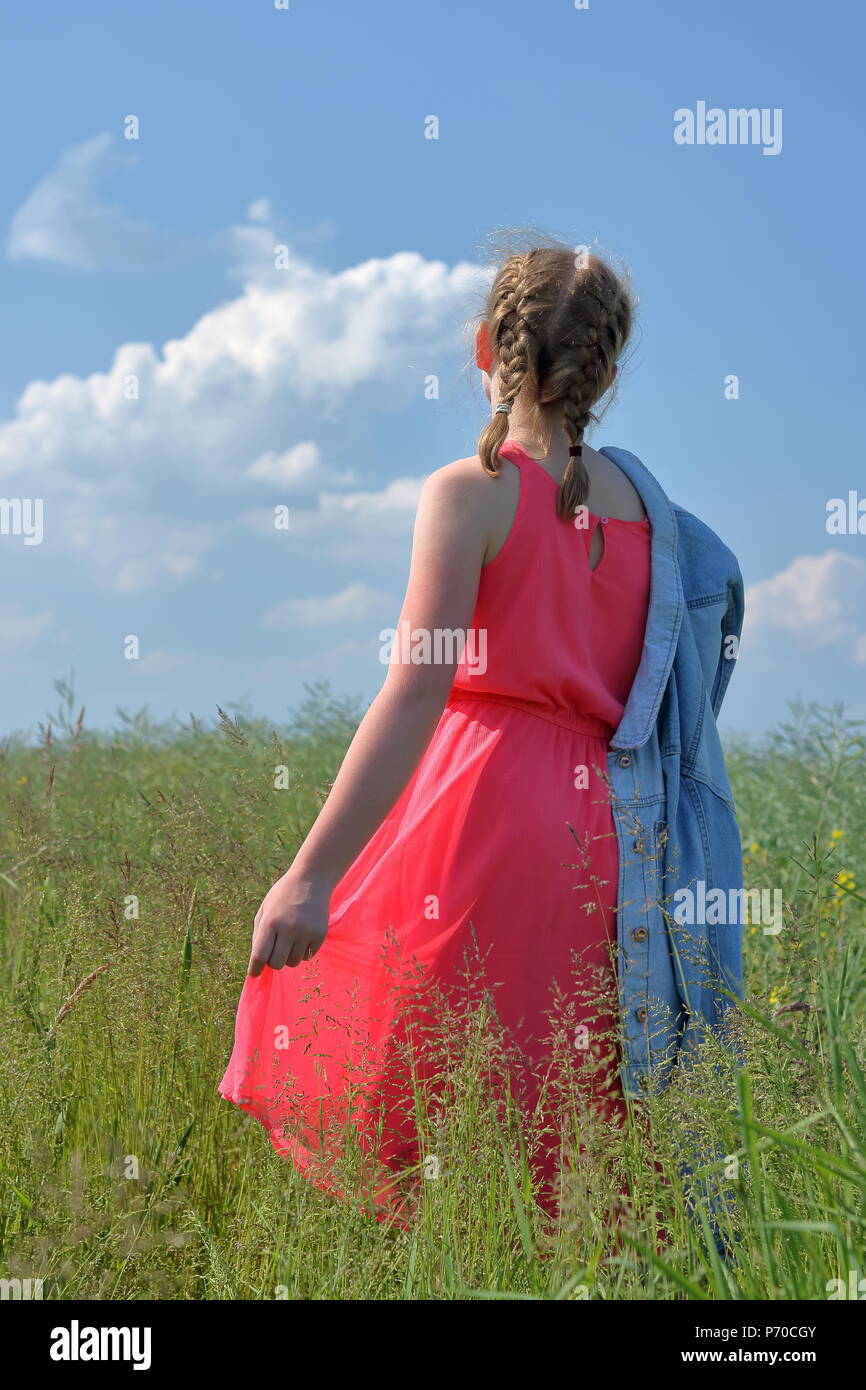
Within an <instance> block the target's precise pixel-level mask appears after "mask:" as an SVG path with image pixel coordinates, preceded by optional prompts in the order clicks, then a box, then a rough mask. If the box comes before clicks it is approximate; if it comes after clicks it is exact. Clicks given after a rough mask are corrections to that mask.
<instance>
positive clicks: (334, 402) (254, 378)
mask: <svg viewBox="0 0 866 1390" xmlns="http://www.w3.org/2000/svg"><path fill="white" fill-rule="evenodd" d="M260 211H261V212H262V213H264V211H266V209H265V208H264V207H262V208H261V209H260ZM259 230H265V231H266V230H267V229H265V228H261V227H260V228H259ZM480 278H483V273H482V272H481V271H479V269H478V268H477V267H474V266H471V265H468V264H458V265H456V266H453V267H449V266H447V265H445V264H444V263H442V262H438V261H427V260H425V259H424V257H423V256H420V255H418V254H417V253H415V252H408V251H407V252H400V253H398V254H396V255H394V256H391V257H389V258H386V259H375V260H369V261H365V262H363V263H362V264H360V265H357V266H352V267H350V268H348V269H345V270H340V271H336V272H330V271H326V270H321V269H318V268H315V267H314V266H312V265H309V264H307V263H305V262H303V261H301V260H300V259H298V258H297V257H292V258H291V263H290V266H289V268H288V269H287V270H286V271H284V272H276V271H271V272H270V275H269V277H268V279H267V281H266V282H265V283H255V284H253V283H251V284H248V285H246V286H245V288H244V290H243V292H242V293H240V294H239V295H237V296H236V297H234V298H233V299H232V300H230V301H229V302H227V303H225V304H221V305H219V306H218V307H217V308H215V309H213V310H211V311H210V312H209V313H206V314H205V315H203V316H202V317H201V318H200V319H199V320H198V321H197V322H196V323H195V324H193V326H192V327H191V328H190V330H189V332H188V333H186V334H185V335H184V336H183V337H181V338H177V339H173V340H170V341H168V342H166V343H165V344H164V345H163V347H162V349H161V350H159V351H158V350H157V349H156V348H154V347H153V346H152V345H151V344H148V343H125V344H123V345H122V346H121V347H119V348H118V349H117V351H116V353H115V357H114V360H113V362H112V364H111V365H110V367H108V368H107V369H106V370H105V371H101V372H94V373H93V374H92V375H90V376H86V377H82V376H75V375H73V374H71V373H67V374H64V375H62V376H59V377H56V378H54V379H53V380H51V381H38V380H37V381H33V382H31V383H30V385H29V386H27V387H26V389H25V390H24V391H23V393H22V395H21V397H20V399H19V401H18V403H17V409H16V412H15V415H14V418H12V419H9V420H6V421H3V422H0V477H2V478H3V479H4V482H3V485H2V486H3V488H4V489H5V490H7V491H8V489H9V487H10V485H11V486H13V487H14V488H15V489H16V490H17V492H19V493H20V494H21V495H22V496H29V495H34V494H35V495H39V496H41V497H44V498H45V509H46V518H48V517H50V518H51V525H52V528H53V529H52V533H51V534H52V537H53V546H54V547H55V548H56V547H62V546H63V545H64V544H68V545H69V546H70V547H71V548H72V549H73V550H74V551H75V553H76V556H78V557H80V558H81V559H82V560H83V561H84V562H85V563H86V564H87V565H88V566H89V567H90V568H91V569H93V570H94V572H95V573H96V575H97V578H98V579H99V582H101V583H107V584H110V585H113V586H114V587H117V588H120V589H122V590H125V591H131V590H138V589H142V588H147V587H150V586H153V585H155V584H161V583H167V582H176V581H177V580H179V579H183V578H184V577H185V576H186V575H189V574H191V573H193V572H195V571H196V570H197V569H198V568H199V567H200V565H201V562H202V558H203V556H204V554H205V553H206V552H207V551H208V550H210V549H211V548H212V547H213V546H214V545H215V544H216V542H217V541H218V540H219V539H220V536H221V535H222V534H224V533H226V532H228V531H230V530H231V516H232V515H236V509H235V506H234V504H233V503H232V502H231V493H232V492H233V491H234V492H236V491H237V489H238V488H240V487H245V488H249V486H250V485H251V483H256V482H259V483H265V482H267V483H270V484H272V485H279V486H280V487H281V488H286V489H289V488H291V487H294V486H295V485H297V487H298V489H299V490H301V491H303V490H306V491H309V489H310V487H311V486H312V487H314V488H316V489H317V490H318V489H322V488H328V489H329V490H328V491H326V492H323V494H322V496H321V497H320V500H319V505H318V508H308V509H306V510H302V511H300V512H299V513H297V514H296V513H295V512H294V509H293V515H292V520H293V523H296V525H297V528H298V529H297V534H299V535H315V536H316V538H317V539H318V538H323V539H324V538H326V537H327V535H328V532H329V529H330V530H333V531H334V532H335V533H339V534H338V535H337V536H336V537H335V538H336V539H338V540H339V541H340V543H341V544H342V545H343V547H344V553H350V552H352V549H353V547H354V553H359V551H360V550H363V549H364V548H365V547H366V545H367V544H368V543H369V540H370V537H371V536H372V535H373V534H374V533H376V534H377V537H378V541H379V543H381V541H382V539H383V538H384V539H389V538H391V537H404V536H405V535H406V534H407V533H408V530H409V528H410V527H411V517H412V514H414V508H415V503H416V501H417V495H418V491H419V490H420V479H419V480H413V479H399V480H396V481H395V482H393V483H391V484H390V485H389V486H387V487H385V488H384V490H382V491H379V492H376V491H370V492H361V491H354V492H352V493H347V492H339V491H336V490H335V489H336V488H339V487H341V486H346V485H348V484H350V483H351V482H353V481H354V479H353V477H352V475H351V473H350V472H349V471H348V470H347V469H345V468H343V467H342V460H341V459H340V458H337V457H335V458H333V459H331V458H329V459H328V462H327V465H325V464H323V463H322V459H321V456H320V455H319V452H318V446H317V445H316V444H314V443H313V442H312V441H311V440H310V438H309V435H310V432H311V421H313V422H315V420H316V419H318V420H320V421H321V422H322V424H323V426H324V425H327V426H328V427H329V428H330V429H331V431H332V432H333V428H334V424H335V422H336V423H337V424H339V423H340V422H341V420H342V419H343V417H344V416H345V420H346V422H347V428H346V430H345V441H346V442H345V449H346V453H347V455H348V456H352V457H353V456H354V452H355V451H354V440H353V435H352V431H351V429H350V428H349V427H348V424H349V422H350V421H351V417H352V412H353V411H354V410H356V409H358V408H363V409H364V411H365V412H369V411H371V410H376V409H377V408H381V409H387V410H393V409H394V407H395V406H398V405H400V404H402V403H405V402H406V401H408V400H410V399H412V398H413V397H414V398H415V399H416V400H418V401H419V402H420V401H421V400H422V399H423V394H422V382H423V379H424V376H425V375H426V374H427V373H428V372H430V371H433V370H436V369H437V368H438V369H440V370H441V361H440V357H441V355H442V354H446V353H447V354H451V353H452V352H453V350H454V348H455V346H456V345H457V344H458V342H459V327H460V325H461V323H462V322H463V320H464V318H465V314H466V312H467V308H468V299H469V296H470V293H471V292H472V291H474V290H475V289H477V287H478V284H479V280H480ZM409 364H412V365H411V366H410V365H409ZM133 388H134V389H133ZM355 393H360V401H359V400H358V398H357V397H356V394H355ZM287 440H296V441H297V440H300V441H302V442H301V443H300V444H294V445H292V446H290V447H289V448H288V449H287V448H286V447H285V442H286V441H287ZM245 471H246V476H245ZM6 480H14V481H12V482H11V483H10V481H6ZM220 499H222V500H220ZM284 500H291V499H289V498H283V497H281V498H280V501H284ZM46 525H48V521H46Z"/></svg>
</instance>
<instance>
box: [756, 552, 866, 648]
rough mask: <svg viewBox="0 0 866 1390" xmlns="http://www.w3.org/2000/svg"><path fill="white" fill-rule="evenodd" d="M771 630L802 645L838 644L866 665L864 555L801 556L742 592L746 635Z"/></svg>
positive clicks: (813, 646)
mask: <svg viewBox="0 0 866 1390" xmlns="http://www.w3.org/2000/svg"><path fill="white" fill-rule="evenodd" d="M773 629H775V630H777V631H780V632H784V633H787V634H790V635H792V636H794V637H795V638H797V639H798V640H799V642H800V643H801V644H802V646H803V647H804V648H815V647H830V646H836V647H838V646H841V647H844V648H846V649H847V650H848V652H849V654H850V656H851V657H852V659H853V660H854V661H855V662H857V663H858V664H866V560H863V559H861V558H860V557H859V556H857V555H851V554H848V553H847V552H844V551H834V550H828V551H825V553H824V554H823V555H800V556H798V557H797V558H796V559H795V560H792V561H791V563H790V565H788V566H787V568H786V569H784V570H781V571H780V572H779V573H778V574H774V575H772V576H771V577H770V578H769V579H761V580H759V581H758V582H757V583H755V584H751V585H750V586H749V588H748V589H747V591H746V621H745V624H744V636H745V637H747V638H748V639H749V640H750V641H752V640H753V639H754V638H755V637H756V636H758V635H759V634H765V633H768V632H770V631H772V630H773Z"/></svg>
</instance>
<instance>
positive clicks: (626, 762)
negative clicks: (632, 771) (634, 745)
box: [617, 753, 631, 767]
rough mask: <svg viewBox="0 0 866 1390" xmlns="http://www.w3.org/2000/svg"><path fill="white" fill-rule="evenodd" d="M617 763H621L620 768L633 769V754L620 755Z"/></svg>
mask: <svg viewBox="0 0 866 1390" xmlns="http://www.w3.org/2000/svg"><path fill="white" fill-rule="evenodd" d="M617 762H618V763H619V765H620V767H631V754H630V753H620V755H619V757H618V758H617Z"/></svg>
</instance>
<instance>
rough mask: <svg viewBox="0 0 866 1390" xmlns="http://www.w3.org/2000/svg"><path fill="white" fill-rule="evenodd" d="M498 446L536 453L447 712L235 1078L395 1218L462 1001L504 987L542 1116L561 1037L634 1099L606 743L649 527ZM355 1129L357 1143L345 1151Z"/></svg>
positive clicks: (641, 588) (627, 665) (629, 651)
mask: <svg viewBox="0 0 866 1390" xmlns="http://www.w3.org/2000/svg"><path fill="white" fill-rule="evenodd" d="M501 453H502V454H503V455H505V457H507V458H509V459H510V460H511V461H512V462H513V463H514V464H515V465H516V466H517V467H518V468H519V470H520V495H519V501H518V506H517V512H516V515H515V518H514V522H513V524H512V527H511V530H510V532H509V534H508V537H507V539H506V541H505V544H504V545H503V547H502V548H501V550H500V551H499V553H498V554H497V555H496V556H495V557H494V559H493V560H492V561H491V562H490V563H489V564H488V565H486V566H485V567H484V568H483V569H482V572H481V579H480V584H479V590H478V599H477V604H476V609H475V614H474V617H473V629H472V634H471V636H470V641H469V643H468V644H467V650H466V653H465V655H464V659H463V661H462V662H461V664H460V666H459V668H458V670H457V673H456V677H455V680H454V684H453V687H452V690H451V693H450V695H449V698H448V702H447V704H446V707H445V710H444V712H443V714H442V717H441V719H440V721H439V724H438V726H437V728H436V731H435V733H434V735H433V737H432V739H431V741H430V744H429V745H428V748H427V750H426V752H425V754H424V756H423V757H422V759H421V762H420V764H419V766H418V768H417V770H416V771H415V774H414V776H413V777H412V779H411V782H410V783H409V785H408V786H407V788H406V790H405V791H404V792H403V794H402V796H401V797H400V799H399V801H398V803H397V804H396V806H395V807H394V809H393V811H392V812H391V814H390V815H389V816H388V817H387V819H386V820H385V821H384V823H383V824H382V826H381V827H380V828H379V830H378V831H377V832H376V834H375V835H374V836H373V837H372V839H371V840H370V841H369V842H368V844H367V845H366V846H365V848H364V849H363V850H362V851H361V853H360V854H359V855H358V858H357V859H356V860H355V862H354V863H353V864H352V866H351V867H350V868H349V870H348V871H347V872H346V874H345V875H344V876H343V878H342V879H341V881H340V882H339V884H338V885H337V887H336V890H335V892H334V895H333V898H332V900H331V913H330V917H329V929H328V935H327V938H326V940H325V943H324V945H323V946H322V948H321V950H320V951H319V952H318V954H317V955H316V956H315V958H314V959H313V960H312V961H310V962H309V963H307V964H304V965H301V966H299V967H297V968H296V969H293V970H290V969H283V970H278V971H274V970H271V969H269V968H267V967H266V968H265V970H264V971H263V973H262V974H261V975H260V976H259V977H258V978H255V979H252V978H247V980H246V981H245V984H244V987H243V993H242V996H241V1000H240V1005H239V1008H238V1013H237V1022H236V1030H235V1044H234V1050H233V1052H232V1056H231V1060H230V1062H229V1065H228V1068H227V1070H226V1073H225V1076H224V1077H223V1080H222V1083H221V1085H220V1093H221V1094H222V1095H223V1096H224V1097H225V1098H226V1099H227V1100H231V1101H233V1102H234V1103H235V1104H237V1105H239V1106H241V1107H242V1108H243V1109H244V1110H247V1111H249V1112H251V1113H252V1114H254V1115H255V1116H257V1118H258V1119H259V1120H260V1121H261V1122H262V1124H263V1125H264V1126H265V1128H266V1129H267V1131H268V1134H269V1136H270V1139H271V1141H272V1143H273V1145H274V1147H275V1148H276V1149H277V1150H278V1151H279V1152H281V1153H283V1154H284V1155H285V1156H286V1157H288V1158H290V1159H292V1161H294V1162H295V1163H296V1164H297V1165H298V1167H299V1168H300V1169H301V1170H302V1171H303V1172H304V1173H305V1174H306V1176H307V1177H308V1178H309V1179H310V1180H311V1181H313V1182H315V1183H316V1184H317V1185H318V1186H320V1187H323V1188H325V1189H326V1190H330V1191H334V1192H338V1193H340V1194H341V1195H347V1196H357V1195H359V1194H360V1195H361V1196H363V1198H364V1200H365V1201H366V1202H367V1203H368V1205H369V1206H370V1207H371V1209H372V1210H373V1211H375V1212H376V1213H377V1214H379V1215H382V1214H383V1213H384V1212H387V1211H388V1210H389V1209H391V1210H392V1212H393V1209H394V1207H395V1204H396V1199H395V1198H394V1196H393V1194H394V1190H395V1189H394V1185H393V1176H394V1175H395V1174H396V1173H398V1172H400V1171H401V1170H403V1171H405V1169H406V1168H407V1167H411V1166H412V1165H417V1164H419V1163H423V1161H424V1149H423V1146H422V1147H421V1148H419V1139H418V1119H417V1114H416V1101H415V1096H414V1094H413V1085H412V1080H411V1078H410V1068H411V1070H412V1071H413V1072H414V1076H415V1080H416V1089H417V1082H418V1080H419V1078H420V1081H421V1083H422V1087H425V1088H426V1090H424V1095H425V1096H426V1097H427V1099H426V1100H425V1106H426V1107H427V1108H426V1109H425V1114H427V1113H430V1107H431V1106H432V1107H433V1109H434V1111H435V1103H436V1100H435V1098H436V1097H440V1098H441V1099H442V1102H443V1103H446V1102H447V1095H448V1091H447V1085H448V1060H447V1056H448V1046H447V1045H446V1044H444V1043H443V1037H444V1033H443V1031H442V1029H441V1026H440V1024H439V1022H438V1021H436V1022H434V1018H435V1019H436V1020H438V1019H439V1018H440V1017H441V1014H442V1009H443V1007H445V1006H446V1003H447V1007H448V1008H449V1010H450V1016H451V1028H450V1032H449V1036H451V1037H452V1038H453V1034H454V1026H455V1020H456V1028H457V1033H458V1034H459V1032H460V1028H461V1027H462V1026H463V1023H464V1022H465V1021H466V1020H467V1019H470V1018H475V1019H476V1020H477V1017H478V1014H477V1010H478V1009H479V1008H480V1007H482V1004H483V1002H484V1001H486V1003H487V1006H488V1007H489V1006H490V1004H491V1003H492V1006H493V1008H494V1010H495V1015H496V1018H497V1019H498V1027H499V1030H500V1031H499V1033H498V1036H499V1038H500V1041H501V1044H502V1047H503V1049H504V1052H502V1053H501V1054H498V1055H502V1056H505V1057H507V1059H508V1062H507V1067H508V1077H509V1085H510V1087H511V1092H512V1094H515V1093H516V1094H517V1096H518V1098H519V1101H520V1103H521V1104H522V1105H524V1106H525V1107H527V1112H533V1113H535V1114H536V1116H537V1115H538V1113H539V1110H543V1109H544V1107H545V1106H548V1107H549V1106H550V1105H551V1101H550V1096H549V1094H548V1092H549V1090H550V1087H551V1085H552V1082H551V1078H552V1077H554V1076H555V1072H556V1067H555V1065H554V1058H555V1056H556V1055H557V1048H558V1047H561V1046H562V1045H563V1044H564V1045H565V1046H566V1047H568V1046H570V1045H572V1044H573V1045H574V1046H575V1047H576V1048H578V1049H583V1051H582V1053H581V1057H580V1061H581V1064H582V1065H584V1067H585V1070H586V1071H587V1077H588V1086H589V1095H590V1100H591V1101H592V1103H594V1104H596V1105H598V1106H600V1107H601V1110H602V1113H603V1114H605V1115H606V1116H608V1117H612V1118H617V1117H618V1116H619V1115H621V1113H622V1107H623V1102H622V1099H621V1094H620V1091H619V1084H618V1080H617V1072H616V1066H617V1058H616V1048H615V1045H614V1046H611V1044H610V1043H606V1044H604V1043H602V1042H601V1040H602V1039H603V1038H604V1036H605V1034H606V1033H608V1032H609V1030H611V1028H612V1023H613V1019H614V1017H615V1014H616V1010H615V1007H614V1006H613V1004H612V998H613V994H612V991H615V969H614V965H613V963H612V959H611V945H612V943H613V942H615V939H616V916H615V913H616V902H617V880H618V854H617V844H616V836H615V831H614V825H613V819H612V814H611V807H610V797H609V791H608V786H607V781H606V769H607V745H608V741H609V738H610V736H611V734H612V732H613V731H614V730H615V729H616V727H617V726H618V724H619V722H620V719H621V716H622V713H623V709H624V706H625V702H626V699H627V697H628V694H629V690H630V688H631V685H632V682H633V680H634V677H635V674H636V672H637V668H638V664H639V661H640V656H641V649H642V645H643V638H644V629H645V625H646V616H647V607H648V602H649V585H650V526H649V522H648V521H646V520H643V521H622V520H618V519H616V518H607V517H597V516H595V515H594V514H592V513H586V515H585V516H584V517H583V518H582V519H581V518H578V520H577V522H572V521H563V520H561V519H560V518H559V517H558V516H557V514H556V497H557V492H558V484H557V483H556V482H555V480H554V479H553V478H552V477H551V476H550V474H548V473H547V472H545V470H544V469H543V468H542V467H541V466H540V465H539V464H538V463H536V462H535V461H534V460H532V459H531V458H530V457H529V455H528V454H527V453H526V452H525V451H524V450H523V449H522V447H521V446H520V445H518V444H517V443H516V442H515V441H513V440H509V441H507V442H506V444H505V445H504V446H503V448H502V450H501ZM581 520H582V522H583V524H579V523H580V521H581ZM598 526H603V527H604V539H605V546H604V552H603V554H602V558H601V560H600V562H599V563H598V565H597V566H596V568H595V569H594V570H593V569H591V568H590V563H589V555H590V545H591V542H592V537H593V534H594V531H595V529H596V527H598ZM590 981H591V983H590ZM599 985H602V986H603V993H606V995H607V1004H606V1006H604V1007H602V1006H601V1005H600V1004H599V1002H598V996H599ZM431 1000H434V1001H435V1007H432V1006H431ZM467 1011H469V1012H467ZM492 1026H493V1025H492V1023H491V1027H492ZM556 1039H558V1042H557V1041H556ZM590 1057H591V1058H592V1059H593V1061H592V1065H591V1066H587V1065H586V1062H587V1059H589V1058H590ZM494 1072H496V1066H495V1065H494V1064H493V1063H491V1074H490V1078H489V1079H490V1085H491V1087H495V1086H496V1085H497V1084H498V1082H497V1077H498V1076H499V1073H498V1072H496V1075H494ZM502 1074H503V1075H504V1073H502ZM554 1090H555V1087H554ZM431 1097H432V1098H433V1099H432V1100H431ZM542 1128H543V1126H542ZM346 1130H348V1132H349V1133H350V1134H352V1135H353V1136H354V1137H355V1141H356V1154H355V1159H354V1160H353V1161H352V1162H349V1163H347V1161H346V1159H345V1157H342V1158H341V1157H339V1156H338V1155H340V1154H341V1153H344V1146H343V1145H342V1144H341V1137H342V1134H343V1133H344V1131H346ZM550 1134H551V1135H552V1136H553V1137H552V1138H549V1139H548V1140H547V1141H546V1143H545V1144H543V1145H542V1147H541V1149H540V1150H539V1152H538V1154H537V1155H536V1159H535V1161H536V1163H537V1166H538V1169H539V1172H540V1175H541V1180H542V1187H543V1189H544V1191H543V1195H542V1200H549V1199H550V1194H551V1192H552V1190H553V1188H552V1184H553V1182H554V1180H555V1170H556V1165H557V1163H558V1153H559V1150H558V1143H559V1139H558V1137H557V1133H556V1125H555V1124H552V1126H551V1129H550ZM397 1219H400V1218H399V1217H398V1218H397Z"/></svg>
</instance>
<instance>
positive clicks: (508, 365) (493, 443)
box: [478, 251, 533, 477]
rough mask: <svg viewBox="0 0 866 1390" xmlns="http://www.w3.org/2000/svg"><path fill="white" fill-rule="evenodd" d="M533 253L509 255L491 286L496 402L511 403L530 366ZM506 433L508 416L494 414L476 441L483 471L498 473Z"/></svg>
mask: <svg viewBox="0 0 866 1390" xmlns="http://www.w3.org/2000/svg"><path fill="white" fill-rule="evenodd" d="M532 256H533V252H531V251H530V252H528V253H527V254H526V255H525V256H513V257H512V258H511V260H510V261H509V262H508V263H507V264H506V266H505V267H504V268H503V271H502V274H501V276H500V277H499V280H498V282H497V285H496V286H495V290H496V295H495V298H494V300H493V304H492V306H491V307H490V308H489V309H488V314H487V318H488V322H489V325H490V338H491V342H493V343H495V344H496V354H497V357H498V359H499V403H500V405H513V404H514V402H515V401H516V400H517V397H518V396H519V394H520V391H521V388H522V387H523V384H524V382H525V381H526V379H527V377H528V376H529V375H530V371H531V368H532V357H533V353H532V336H533V335H532V330H531V328H530V325H529V322H528V320H527V315H526V305H525V302H524V301H525V294H526V271H527V269H528V265H529V262H530V260H531V258H532ZM507 436H508V416H507V415H506V414H505V413H504V412H500V413H499V414H498V415H497V414H494V415H493V416H492V417H491V419H490V423H489V424H488V425H487V426H486V428H485V429H484V432H483V433H482V435H481V438H480V440H479V442H478V456H479V458H480V459H481V464H482V467H483V468H484V471H485V473H490V474H492V475H493V476H494V477H495V476H496V475H497V474H498V472H499V449H500V446H501V445H502V444H504V442H505V440H506V438H507Z"/></svg>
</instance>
